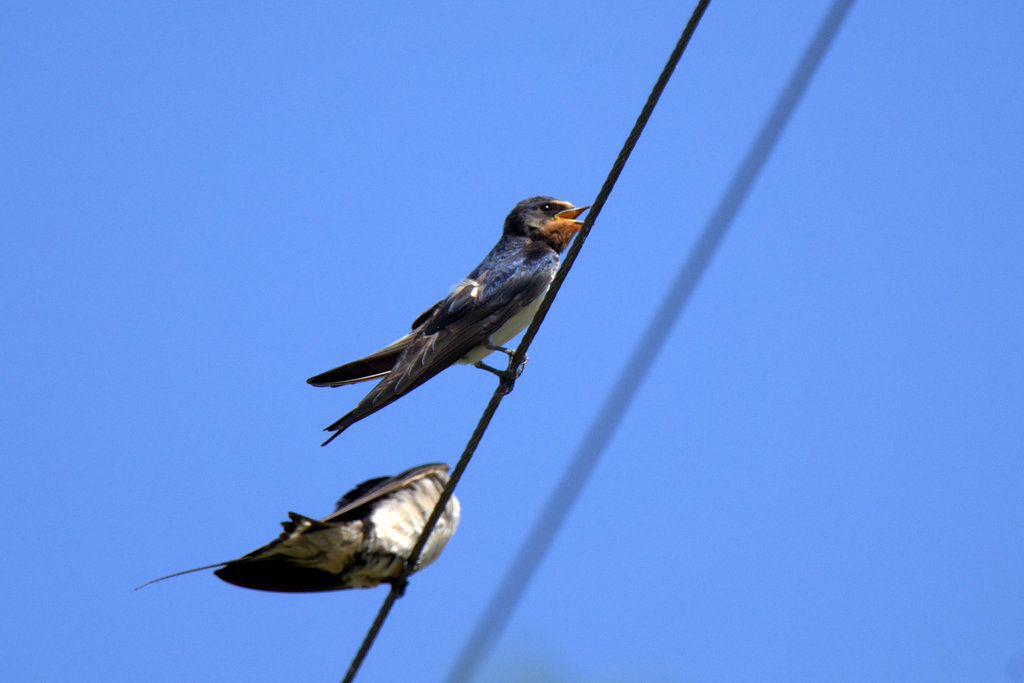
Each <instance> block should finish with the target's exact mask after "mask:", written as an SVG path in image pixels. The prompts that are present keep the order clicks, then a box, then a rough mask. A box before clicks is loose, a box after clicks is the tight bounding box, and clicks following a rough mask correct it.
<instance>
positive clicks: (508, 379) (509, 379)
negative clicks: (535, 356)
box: [473, 358, 528, 394]
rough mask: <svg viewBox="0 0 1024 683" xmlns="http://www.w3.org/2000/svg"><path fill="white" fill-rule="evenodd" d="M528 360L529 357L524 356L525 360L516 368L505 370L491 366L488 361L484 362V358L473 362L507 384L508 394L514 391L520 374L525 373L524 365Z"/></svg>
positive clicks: (506, 391) (506, 390) (475, 365)
mask: <svg viewBox="0 0 1024 683" xmlns="http://www.w3.org/2000/svg"><path fill="white" fill-rule="evenodd" d="M527 360H528V359H527V358H524V359H523V362H522V363H520V364H519V365H518V366H516V368H515V369H514V370H509V369H507V368H506V369H505V370H499V369H498V368H494V367H491V366H490V365H488V364H487V363H484V362H483V361H482V360H478V361H477V362H476V363H473V366H474V367H477V368H480V369H481V370H486V371H487V372H490V373H492V374H494V375H497V376H498V379H500V380H501V381H502V383H503V384H504V385H505V393H506V394H507V393H508V392H510V391H512V386H513V385H514V384H515V383H516V380H517V379H519V376H520V375H522V374H523V366H524V365H526V361H527Z"/></svg>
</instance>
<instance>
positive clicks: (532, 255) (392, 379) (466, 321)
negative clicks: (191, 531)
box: [306, 196, 590, 446]
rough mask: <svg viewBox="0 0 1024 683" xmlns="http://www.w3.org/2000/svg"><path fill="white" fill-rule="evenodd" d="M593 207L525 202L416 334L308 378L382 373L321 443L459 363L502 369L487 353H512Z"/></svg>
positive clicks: (344, 380) (335, 380)
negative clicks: (581, 217) (513, 341)
mask: <svg viewBox="0 0 1024 683" xmlns="http://www.w3.org/2000/svg"><path fill="white" fill-rule="evenodd" d="M588 208H590V207H587V206H581V207H576V206H573V205H572V204H570V203H569V202H566V201H563V200H561V199H555V198H554V197H546V196H537V197H530V198H529V199H524V200H522V201H521V202H519V203H518V204H516V205H515V208H513V209H512V211H511V212H510V213H509V214H508V216H506V218H505V223H504V226H503V228H502V233H501V238H500V239H499V240H498V243H497V244H495V245H494V247H493V248H492V249H491V251H490V252H489V253H488V254H487V256H485V257H484V260H483V261H481V262H480V264H479V265H478V266H477V267H476V268H474V269H473V271H472V272H471V273H470V274H469V275H467V276H466V277H465V278H464V279H463V280H462V281H460V282H459V283H458V284H456V285H455V286H454V287H453V288H452V289H451V291H450V292H449V293H448V296H446V297H445V298H444V299H441V300H440V301H438V302H437V303H436V304H434V305H433V306H431V307H430V308H428V309H427V310H426V311H424V312H423V313H422V314H420V315H419V317H417V318H416V319H415V320H414V321H413V323H412V331H411V332H409V333H408V334H406V335H405V336H403V337H402V338H400V339H398V340H396V341H394V342H392V343H390V344H388V345H387V346H385V347H384V348H382V349H380V350H378V351H375V352H373V353H371V354H369V355H368V356H364V357H362V358H359V359H357V360H354V361H351V362H349V363H345V364H344V365H339V366H338V367H336V368H333V369H331V370H327V371H326V372H322V373H320V374H319V375H314V376H313V377H310V378H309V379H307V380H306V382H308V383H309V384H312V385H313V386H315V387H338V386H342V385H345V384H353V383H355V382H363V381H366V380H371V379H380V381H379V382H378V383H377V384H376V385H375V386H374V387H373V389H371V390H370V392H369V393H368V394H366V396H365V397H364V398H363V399H362V400H361V401H360V402H359V403H358V404H357V405H356V407H355V408H353V409H352V410H351V411H349V412H348V413H346V414H345V415H344V416H342V417H341V418H339V419H338V420H336V421H335V422H333V423H331V424H330V425H328V426H327V427H325V428H324V431H328V432H333V434H332V435H331V436H330V437H329V438H328V439H327V440H326V441H324V442H323V443H322V444H321V445H322V446H326V445H327V444H329V443H330V442H331V441H332V440H333V439H334V438H335V437H336V436H338V435H339V434H341V432H343V431H344V430H345V429H347V428H348V427H350V426H351V425H352V424H354V423H355V422H358V421H359V420H361V419H363V418H364V417H366V416H367V415H370V414H372V413H375V412H377V411H378V410H380V409H381V408H383V407H384V406H386V405H388V404H389V403H391V402H392V401H394V400H396V399H398V398H399V397H401V396H403V395H405V394H407V393H409V392H410V391H412V390H413V389H415V388H416V387H418V386H420V385H421V384H423V383H424V382H426V381H427V380H428V379H430V378H431V377H433V376H434V375H436V374H437V373H439V372H441V371H442V370H444V369H445V368H447V367H448V366H450V365H453V364H454V363H472V364H474V365H475V366H476V367H479V368H481V369H484V370H488V371H490V372H494V373H496V374H499V375H501V374H502V372H501V371H499V370H496V369H495V368H492V367H490V366H489V365H486V364H484V363H483V362H482V361H483V358H484V357H485V356H487V355H488V354H489V353H491V352H492V351H502V352H504V353H506V354H508V355H509V357H511V356H512V351H511V350H510V349H506V348H504V347H502V346H501V344H504V343H505V342H507V341H508V340H509V339H511V338H512V337H514V336H515V335H517V334H518V333H519V332H520V331H522V330H523V328H525V327H526V326H527V325H528V324H529V323H530V321H531V320H532V319H533V316H534V314H535V313H536V312H537V309H538V308H539V306H540V303H541V300H542V299H543V298H544V293H545V292H547V290H548V286H549V285H550V284H551V280H552V279H553V278H554V276H555V271H556V270H557V269H558V255H559V254H560V253H561V252H563V251H564V250H565V248H566V247H567V246H568V245H569V241H570V240H571V239H572V237H573V235H575V234H576V232H577V231H578V230H579V229H580V227H581V226H582V222H581V221H578V220H575V219H576V217H577V216H579V215H580V214H581V213H583V212H584V211H585V210H587V209H588Z"/></svg>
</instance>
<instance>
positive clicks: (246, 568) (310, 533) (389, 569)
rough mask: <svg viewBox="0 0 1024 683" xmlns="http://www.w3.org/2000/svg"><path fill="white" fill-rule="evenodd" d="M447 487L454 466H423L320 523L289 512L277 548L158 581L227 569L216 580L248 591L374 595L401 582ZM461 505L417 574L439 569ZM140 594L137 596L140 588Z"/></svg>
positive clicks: (345, 501) (442, 522)
mask: <svg viewBox="0 0 1024 683" xmlns="http://www.w3.org/2000/svg"><path fill="white" fill-rule="evenodd" d="M447 483H448V465H445V464H443V463H433V464H430V465H420V466H419V467H414V468H412V469H411V470H406V471H405V472H402V473H401V474H397V475H395V476H393V477H380V478H378V479H371V480H369V481H365V482H363V483H362V484H360V485H359V486H357V487H355V488H354V489H352V490H351V491H349V492H348V493H346V494H345V495H344V496H342V498H341V500H339V501H338V505H337V509H336V510H335V511H334V512H333V513H331V514H330V515H328V516H326V517H324V518H323V519H321V520H319V521H317V520H315V519H310V518H309V517H304V516H303V515H300V514H297V513H294V512H289V513H288V517H289V518H290V519H291V521H289V522H281V526H282V527H284V532H283V533H282V534H281V535H280V536H279V537H278V538H277V540H275V541H271V542H270V543H268V544H267V545H265V546H263V547H262V548H257V549H256V550H254V551H252V552H251V553H249V554H247V555H243V556H242V557H240V558H238V559H237V560H230V561H228V562H218V563H217V564H210V565H206V566H205V567H196V568H195V569H186V570H185V571H182V572H176V573H174V574H169V575H167V576H162V577H160V578H159V579H153V580H152V581H148V582H146V583H144V584H142V586H139V588H142V587H143V586H148V585H149V584H151V583H156V582H157V581H163V580H164V579H169V578H171V577H173V576H181V575H182V574H188V573H190V572H198V571H202V570H204V569H213V568H215V567H220V569H217V570H216V571H215V572H214V574H216V575H217V576H219V577H220V578H221V579H223V580H224V581H227V582H228V583H233V584H235V585H236V586H242V587H243V588H255V589H257V590H264V591H280V592H285V593H313V592H317V591H331V590H338V589H341V588H369V587H371V586H376V585H377V584H379V583H391V582H394V581H396V580H398V579H399V577H400V576H401V571H402V567H403V566H404V564H405V561H406V560H407V559H408V558H409V554H410V552H412V548H413V546H414V545H415V544H416V541H417V539H418V538H419V535H420V532H421V531H423V527H424V526H425V525H426V522H427V518H428V517H429V516H430V513H431V512H432V511H433V509H434V505H436V504H437V501H438V499H439V498H440V497H441V491H442V490H443V489H444V486H445V484H447ZM459 512H460V508H459V501H458V500H457V499H456V498H455V496H452V497H451V498H449V499H448V504H447V505H446V506H445V510H444V512H443V513H442V514H441V517H440V519H438V521H437V526H435V527H434V530H433V531H432V532H431V533H430V540H428V541H427V544H426V545H425V546H424V548H423V553H422V554H421V555H420V558H419V560H418V561H417V563H416V570H419V569H422V568H423V567H425V566H427V565H428V564H430V563H431V562H433V561H434V560H435V559H436V558H437V556H438V555H440V554H441V549H442V548H444V546H445V544H446V543H448V539H449V538H451V537H452V534H454V533H455V528H456V527H457V526H458V525H459ZM135 590H138V588H136V589H135Z"/></svg>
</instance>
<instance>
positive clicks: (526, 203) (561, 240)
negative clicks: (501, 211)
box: [504, 197, 589, 252]
mask: <svg viewBox="0 0 1024 683" xmlns="http://www.w3.org/2000/svg"><path fill="white" fill-rule="evenodd" d="M588 208H589V207H586V206H580V207H575V206H573V205H572V204H570V203H569V202H566V201H562V200H561V199H555V198H554V197H530V198H529V199H524V200H523V201H521V202H519V203H518V204H516V208H514V209H512V211H511V213H509V215H508V216H507V217H506V218H505V229H504V234H505V235H516V236H523V237H528V238H530V239H533V240H539V241H542V242H546V243H547V244H548V245H549V246H550V247H551V248H552V249H554V250H555V251H557V252H561V251H563V250H564V249H565V248H566V247H567V246H569V240H571V239H572V236H573V235H575V234H576V231H577V230H579V229H580V226H581V225H583V223H581V222H580V221H577V220H575V218H576V217H577V216H579V215H580V214H581V213H583V212H584V211H586V210H587V209H588Z"/></svg>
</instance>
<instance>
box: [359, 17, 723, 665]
mask: <svg viewBox="0 0 1024 683" xmlns="http://www.w3.org/2000/svg"><path fill="white" fill-rule="evenodd" d="M709 2H710V0H700V1H699V2H698V3H697V6H696V7H695V8H694V10H693V14H692V15H691V16H690V20H689V21H688V22H687V24H686V27H685V28H684V29H683V33H682V35H681V36H680V38H679V41H678V42H677V43H676V46H675V48H674V49H673V50H672V53H671V54H670V55H669V58H668V61H667V62H666V63H665V67H664V68H663V69H662V71H661V75H659V76H658V80H657V81H656V82H655V84H654V87H653V88H652V89H651V94H650V95H649V96H648V97H647V102H646V103H645V104H644V107H643V109H642V110H641V111H640V115H639V116H638V117H637V120H636V123H634V124H633V129H632V130H631V131H630V133H629V135H628V136H627V137H626V142H625V143H624V144H623V146H622V149H621V150H620V151H619V155H618V157H616V159H615V162H614V163H613V164H612V168H611V171H609V172H608V177H607V178H606V179H605V181H604V184H603V185H602V186H601V189H600V191H598V193H597V197H596V198H595V199H594V202H593V204H591V207H590V210H589V211H588V212H587V216H586V218H585V219H584V221H583V225H582V226H581V227H580V230H579V233H578V234H577V236H576V239H575V240H573V243H572V246H570V247H569V250H568V251H567V252H566V255H565V258H564V259H563V260H562V265H561V267H560V268H559V269H558V272H557V273H555V277H554V278H553V279H552V281H551V286H550V287H548V291H547V294H546V295H545V296H544V300H543V301H542V302H541V305H540V307H539V308H538V309H537V313H536V314H535V315H534V317H533V320H532V321H531V322H530V326H529V327H528V328H527V329H526V332H525V333H524V334H523V338H522V341H520V342H519V346H517V347H516V350H515V352H513V354H512V355H511V357H510V358H509V364H508V368H507V369H506V370H505V372H503V373H502V374H501V376H500V377H499V380H498V386H497V387H496V388H495V390H494V394H492V395H491V399H490V401H488V403H487V407H486V408H484V412H483V414H482V415H481V416H480V420H479V421H478V422H477V425H476V428H474V430H473V434H472V435H471V436H470V438H469V441H468V442H467V444H466V447H465V449H464V450H463V452H462V456H461V457H460V458H459V461H458V462H457V463H456V464H455V467H454V468H453V469H452V472H451V474H450V475H449V477H448V484H447V485H446V486H445V487H444V490H443V491H442V492H441V496H440V497H439V498H438V501H437V504H436V505H435V506H434V509H433V511H432V512H431V513H430V517H429V518H427V522H426V524H425V525H424V527H423V531H422V532H420V537H419V539H417V541H416V545H415V546H413V549H412V551H411V552H410V553H409V558H408V559H407V560H406V562H405V568H404V570H403V576H402V578H400V579H398V580H397V581H396V583H395V584H394V585H393V586H392V588H391V591H389V592H388V595H387V597H386V598H385V599H384V604H382V605H381V608H380V610H379V611H378V613H377V617H376V618H375V619H374V621H373V624H372V625H371V626H370V629H369V630H368V631H367V633H366V637H365V638H364V639H363V642H362V645H360V647H359V650H358V652H356V655H355V657H353V658H352V663H351V664H350V665H349V668H348V671H347V672H346V674H345V678H344V679H342V683H351V681H352V680H354V679H355V676H356V673H357V672H358V671H359V667H360V666H361V665H362V663H363V660H364V659H365V658H366V655H367V653H369V651H370V648H371V647H372V645H373V642H374V640H375V639H376V638H377V634H378V633H379V632H380V629H381V627H382V626H383V624H384V620H385V619H386V618H387V615H388V613H389V612H390V611H391V607H392V605H394V602H395V600H397V599H398V598H399V597H401V595H402V593H403V592H404V590H405V585H406V580H405V579H406V577H408V576H409V574H411V573H412V572H413V571H414V570H415V566H416V563H417V561H418V560H419V557H420V555H421V554H422V552H423V548H424V546H425V545H426V543H427V539H428V538H429V537H430V533H431V532H432V531H433V529H434V527H435V526H436V525H437V520H438V519H440V517H441V514H442V513H443V511H444V509H445V506H446V505H447V504H448V500H449V499H450V498H451V497H452V494H453V493H454V491H455V487H456V486H457V485H458V483H459V479H461V478H462V473H463V471H465V469H466V466H467V465H469V461H470V459H472V457H473V453H474V452H476V448H477V445H478V444H479V443H480V440H481V439H482V438H483V435H484V432H485V431H487V427H488V426H489V425H490V422H491V418H492V417H494V413H495V411H496V410H497V409H498V405H499V404H500V403H501V400H502V399H503V398H504V397H505V395H506V394H508V393H509V392H510V391H512V388H513V385H514V384H515V380H516V378H517V376H518V375H517V371H518V369H519V368H520V367H521V366H522V363H523V360H524V359H525V358H526V351H527V349H528V348H529V346H530V343H531V342H532V341H533V338H534V337H535V336H536V335H537V330H538V329H539V328H540V325H541V323H542V322H543V321H544V317H545V316H546V315H547V312H548V309H549V308H551V302H552V301H553V300H554V298H555V295H557V294H558V290H559V289H560V288H561V286H562V282H563V281H564V280H565V277H566V275H567V274H568V272H569V269H570V268H571V267H572V264H573V262H574V261H575V260H576V255H577V254H578V253H579V251H580V249H581V248H582V246H583V242H584V240H586V238H587V235H588V234H589V233H590V228H591V226H592V225H593V224H594V220H595V219H596V218H597V215H598V214H599V213H600V212H601V207H603V206H604V203H605V201H606V200H607V199H608V195H609V194H611V191H612V187H614V186H615V181H617V180H618V178H619V174H621V173H622V168H623V167H624V166H625V164H626V160H627V159H628V158H629V155H630V153H631V152H632V151H633V147H635V146H636V142H637V140H639V139H640V134H641V133H642V132H643V129H644V127H645V126H646V125H647V121H648V119H650V117H651V113H652V112H653V111H654V105H655V104H657V102H658V99H659V98H660V97H661V93H662V91H663V90H664V89H665V86H666V85H667V84H668V80H669V78H670V77H671V76H672V72H673V71H674V70H675V67H676V64H678V63H679V59H680V57H682V54H683V50H684V49H686V45H687V44H688V43H689V42H690V36H691V35H693V31H694V30H695V29H696V28H697V24H698V23H699V22H700V19H701V17H702V16H703V15H704V10H705V9H706V8H707V6H708V3H709Z"/></svg>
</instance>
